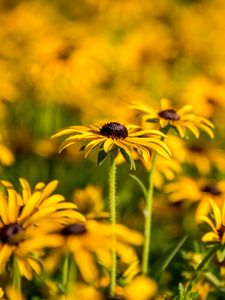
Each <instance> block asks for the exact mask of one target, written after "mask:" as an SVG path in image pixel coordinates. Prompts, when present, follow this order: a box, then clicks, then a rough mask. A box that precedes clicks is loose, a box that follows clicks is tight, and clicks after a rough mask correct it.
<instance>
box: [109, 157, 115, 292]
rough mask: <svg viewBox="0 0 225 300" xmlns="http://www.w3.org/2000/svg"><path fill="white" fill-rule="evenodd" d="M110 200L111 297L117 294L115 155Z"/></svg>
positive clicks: (110, 175)
mask: <svg viewBox="0 0 225 300" xmlns="http://www.w3.org/2000/svg"><path fill="white" fill-rule="evenodd" d="M109 202H110V218H111V224H112V267H111V281H110V297H114V296H115V286H116V236H115V225H116V162H115V158H114V157H113V155H111V157H110V167H109Z"/></svg>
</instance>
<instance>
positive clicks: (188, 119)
mask: <svg viewBox="0 0 225 300" xmlns="http://www.w3.org/2000/svg"><path fill="white" fill-rule="evenodd" d="M132 108H133V109H135V110H137V111H138V112H139V113H141V114H143V120H144V121H147V122H159V125H160V128H162V129H163V128H165V127H168V126H169V127H174V128H175V129H176V130H177V131H178V133H179V135H180V136H181V137H182V138H183V137H185V136H186V135H187V130H190V131H191V132H192V133H193V134H194V136H195V137H197V138H198V137H199V135H200V130H202V131H204V132H206V133H207V134H208V135H209V136H210V137H211V138H213V136H214V135H213V131H212V129H213V128H214V125H213V124H212V123H211V122H210V121H209V120H207V119H206V118H204V117H200V116H197V115H195V114H193V113H192V110H193V108H192V106H190V105H186V106H183V107H182V108H180V109H178V110H175V109H173V108H172V104H171V102H170V100H168V99H162V100H161V102H160V109H159V110H155V109H153V108H151V107H148V106H147V105H144V104H140V103H134V104H133V105H132Z"/></svg>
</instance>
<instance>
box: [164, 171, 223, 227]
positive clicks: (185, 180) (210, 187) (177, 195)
mask: <svg viewBox="0 0 225 300" xmlns="http://www.w3.org/2000/svg"><path fill="white" fill-rule="evenodd" d="M165 191H166V192H167V193H169V195H168V199H169V200H170V201H172V202H177V201H191V202H196V201H198V202H199V204H198V206H197V209H196V213H195V219H196V222H197V223H199V222H201V217H202V216H206V215H207V214H208V213H209V211H210V205H209V201H208V200H209V199H213V200H214V201H215V202H216V203H217V204H218V205H219V206H221V205H222V204H223V199H224V197H225V180H221V181H219V182H214V181H210V180H208V179H204V178H202V179H194V178H190V177H181V178H179V179H178V180H177V181H175V182H172V183H168V184H167V186H166V188H165Z"/></svg>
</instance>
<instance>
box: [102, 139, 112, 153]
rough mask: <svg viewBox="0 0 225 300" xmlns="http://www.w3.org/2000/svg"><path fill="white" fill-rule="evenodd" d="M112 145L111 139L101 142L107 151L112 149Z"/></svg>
mask: <svg viewBox="0 0 225 300" xmlns="http://www.w3.org/2000/svg"><path fill="white" fill-rule="evenodd" d="M113 145H114V142H113V139H106V141H105V143H104V144H103V149H104V151H105V152H106V153H107V152H108V151H110V150H111V149H112V146H113Z"/></svg>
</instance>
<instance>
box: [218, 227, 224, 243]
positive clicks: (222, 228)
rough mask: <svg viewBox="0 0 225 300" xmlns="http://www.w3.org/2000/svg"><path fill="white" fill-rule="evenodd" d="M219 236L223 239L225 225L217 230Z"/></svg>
mask: <svg viewBox="0 0 225 300" xmlns="http://www.w3.org/2000/svg"><path fill="white" fill-rule="evenodd" d="M217 232H218V235H219V238H220V239H221V240H222V238H223V234H224V233H225V226H223V225H222V226H221V227H220V229H218V230H217Z"/></svg>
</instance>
